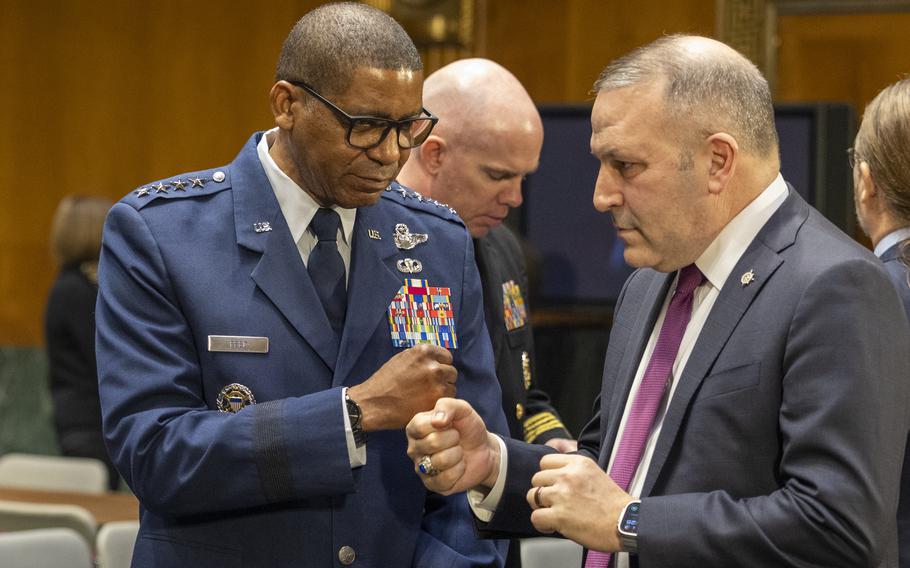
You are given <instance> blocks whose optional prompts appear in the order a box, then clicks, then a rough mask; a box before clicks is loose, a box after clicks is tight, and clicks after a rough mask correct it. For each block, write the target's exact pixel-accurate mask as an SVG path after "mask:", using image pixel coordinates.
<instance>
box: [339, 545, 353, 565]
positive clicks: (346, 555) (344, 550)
mask: <svg viewBox="0 0 910 568" xmlns="http://www.w3.org/2000/svg"><path fill="white" fill-rule="evenodd" d="M355 558H357V553H355V552H354V549H353V548H351V547H350V546H347V545H345V546H342V547H341V548H339V549H338V561H339V562H341V563H342V564H344V565H345V566H350V565H351V564H353V563H354V559H355Z"/></svg>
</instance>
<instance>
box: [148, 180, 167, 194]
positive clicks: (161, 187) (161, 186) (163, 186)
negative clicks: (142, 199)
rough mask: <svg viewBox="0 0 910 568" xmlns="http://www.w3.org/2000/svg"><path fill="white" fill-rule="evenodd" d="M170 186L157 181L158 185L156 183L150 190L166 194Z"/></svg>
mask: <svg viewBox="0 0 910 568" xmlns="http://www.w3.org/2000/svg"><path fill="white" fill-rule="evenodd" d="M170 185H171V184H169V183H163V182H160V181H159V182H158V183H156V184H155V185H153V186H152V189H154V190H155V193H167V188H168V187H170Z"/></svg>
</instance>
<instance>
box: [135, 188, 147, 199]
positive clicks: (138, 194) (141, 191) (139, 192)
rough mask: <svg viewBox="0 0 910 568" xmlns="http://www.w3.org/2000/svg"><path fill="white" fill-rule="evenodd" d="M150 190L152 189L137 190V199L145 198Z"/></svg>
mask: <svg viewBox="0 0 910 568" xmlns="http://www.w3.org/2000/svg"><path fill="white" fill-rule="evenodd" d="M149 189H150V188H148V187H140V188H139V189H137V190H136V191H135V193H136V196H137V197H145V196H146V195H148V194H149Z"/></svg>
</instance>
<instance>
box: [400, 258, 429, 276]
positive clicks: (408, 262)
mask: <svg viewBox="0 0 910 568" xmlns="http://www.w3.org/2000/svg"><path fill="white" fill-rule="evenodd" d="M421 270H423V263H422V262H420V261H419V260H415V259H413V258H405V259H403V260H399V261H398V272H404V273H405V274H417V273H418V272H420V271H421Z"/></svg>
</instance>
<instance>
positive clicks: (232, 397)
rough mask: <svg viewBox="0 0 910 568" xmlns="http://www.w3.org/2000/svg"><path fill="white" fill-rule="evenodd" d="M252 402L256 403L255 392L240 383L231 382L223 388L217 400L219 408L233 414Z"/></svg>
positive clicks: (216, 403)
mask: <svg viewBox="0 0 910 568" xmlns="http://www.w3.org/2000/svg"><path fill="white" fill-rule="evenodd" d="M251 404H256V398H255V397H254V396H253V392H252V391H251V390H250V389H248V388H247V387H245V386H243V385H241V384H239V383H231V384H229V385H228V386H226V387H224V388H223V389H221V391H220V392H219V393H218V400H217V401H215V405H216V406H217V407H218V410H220V411H221V412H230V413H232V414H233V413H236V412H240V411H241V410H243V409H244V408H246V407H247V406H249V405H251Z"/></svg>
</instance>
